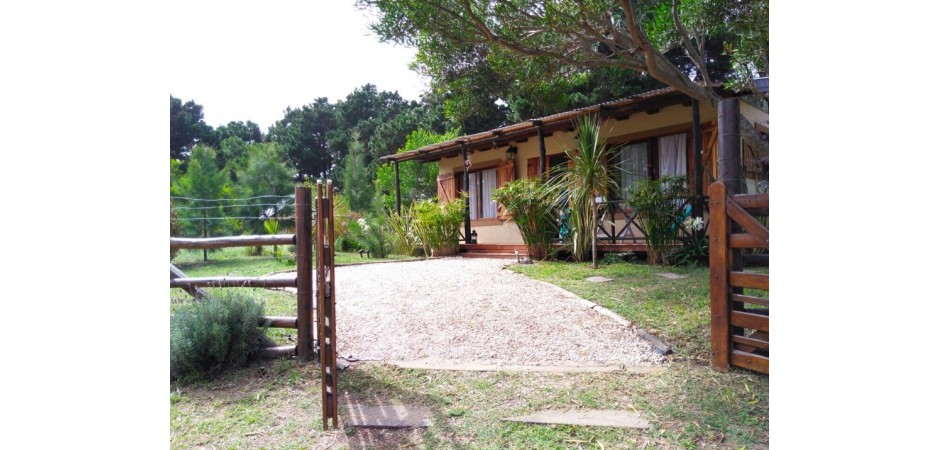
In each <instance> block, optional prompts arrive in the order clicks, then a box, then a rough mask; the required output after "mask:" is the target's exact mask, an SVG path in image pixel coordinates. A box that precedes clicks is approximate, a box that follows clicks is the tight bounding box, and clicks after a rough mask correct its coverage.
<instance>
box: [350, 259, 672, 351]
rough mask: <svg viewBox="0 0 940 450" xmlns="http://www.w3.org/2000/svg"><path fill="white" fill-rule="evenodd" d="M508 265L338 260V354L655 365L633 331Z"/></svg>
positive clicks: (500, 262)
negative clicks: (340, 262) (340, 263)
mask: <svg viewBox="0 0 940 450" xmlns="http://www.w3.org/2000/svg"><path fill="white" fill-rule="evenodd" d="M512 263H513V262H512V261H507V260H494V259H463V258H448V259H435V260H428V261H410V262H396V263H385V264H365V265H357V266H341V267H337V268H336V308H337V317H336V321H337V325H338V328H337V346H338V347H337V352H338V354H339V356H341V357H351V358H356V359H360V360H389V361H400V360H415V359H422V358H434V359H445V360H464V361H480V360H486V361H491V362H498V363H503V364H529V365H549V364H552V363H554V362H580V363H599V362H600V363H611V362H616V363H619V364H623V365H626V366H651V365H657V364H660V363H662V361H663V358H662V356H660V355H658V354H656V353H654V352H653V351H652V348H651V346H650V345H649V344H648V343H647V342H646V341H644V340H643V339H641V338H639V337H638V336H637V335H636V334H635V333H634V332H633V330H632V329H630V328H628V327H625V326H623V325H621V324H620V323H618V322H617V321H615V320H613V319H611V318H610V317H606V316H604V315H602V314H600V313H598V312H597V311H594V310H591V309H590V308H589V307H588V306H586V304H585V303H586V302H584V301H583V300H581V299H580V298H579V297H578V296H576V295H574V294H572V293H570V292H568V291H565V290H563V289H561V288H558V287H556V286H552V285H550V284H547V283H543V282H541V281H536V280H532V279H530V278H527V277H525V276H523V275H519V274H516V273H514V272H512V271H510V270H504V269H503V267H504V266H505V265H507V264H512ZM628 319H629V318H628Z"/></svg>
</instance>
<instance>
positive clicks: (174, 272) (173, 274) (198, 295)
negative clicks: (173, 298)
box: [170, 263, 209, 300]
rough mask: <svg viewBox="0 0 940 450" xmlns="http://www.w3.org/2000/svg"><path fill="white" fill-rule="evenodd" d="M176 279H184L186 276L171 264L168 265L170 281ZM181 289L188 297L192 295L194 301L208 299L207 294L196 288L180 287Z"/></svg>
mask: <svg viewBox="0 0 940 450" xmlns="http://www.w3.org/2000/svg"><path fill="white" fill-rule="evenodd" d="M178 278H186V274H185V273H183V271H182V270H180V269H179V268H178V267H176V266H174V265H173V263H170V280H176V279H178ZM181 289H182V290H184V291H186V292H188V293H189V295H192V296H193V298H195V299H196V300H203V299H206V298H209V293H208V292H206V291H205V290H203V289H200V288H198V287H191V286H184V287H181Z"/></svg>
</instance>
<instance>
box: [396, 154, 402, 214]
mask: <svg viewBox="0 0 940 450" xmlns="http://www.w3.org/2000/svg"><path fill="white" fill-rule="evenodd" d="M394 164H395V211H396V212H397V213H398V214H399V215H401V182H400V181H399V178H398V161H395V162H394Z"/></svg>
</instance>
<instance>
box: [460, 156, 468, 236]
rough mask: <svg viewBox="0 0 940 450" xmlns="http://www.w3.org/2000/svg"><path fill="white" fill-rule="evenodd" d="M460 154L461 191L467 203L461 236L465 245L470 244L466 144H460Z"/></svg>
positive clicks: (465, 204)
mask: <svg viewBox="0 0 940 450" xmlns="http://www.w3.org/2000/svg"><path fill="white" fill-rule="evenodd" d="M460 154H461V155H463V190H464V192H466V193H467V194H468V195H467V201H466V203H464V217H463V236H464V242H466V243H467V244H469V243H470V196H469V193H470V165H469V161H468V160H467V144H466V142H461V143H460Z"/></svg>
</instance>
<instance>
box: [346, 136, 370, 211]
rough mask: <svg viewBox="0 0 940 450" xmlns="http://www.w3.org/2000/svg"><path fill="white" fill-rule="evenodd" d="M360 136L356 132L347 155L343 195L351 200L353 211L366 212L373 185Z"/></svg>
mask: <svg viewBox="0 0 940 450" xmlns="http://www.w3.org/2000/svg"><path fill="white" fill-rule="evenodd" d="M358 137H359V136H358V134H357V133H355V132H354V133H353V136H352V144H351V145H350V147H349V154H348V155H347V156H346V165H345V167H344V168H343V195H344V196H345V197H346V199H347V200H349V207H350V208H351V209H352V210H353V211H357V212H365V211H368V210H369V206H370V203H371V201H372V185H371V183H369V174H368V171H367V170H366V164H365V155H364V153H365V152H364V150H363V148H362V143H360V142H359V139H358Z"/></svg>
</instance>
